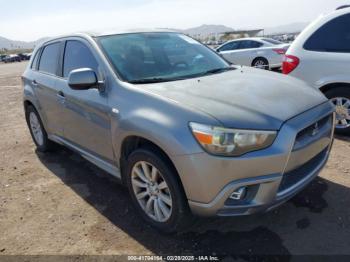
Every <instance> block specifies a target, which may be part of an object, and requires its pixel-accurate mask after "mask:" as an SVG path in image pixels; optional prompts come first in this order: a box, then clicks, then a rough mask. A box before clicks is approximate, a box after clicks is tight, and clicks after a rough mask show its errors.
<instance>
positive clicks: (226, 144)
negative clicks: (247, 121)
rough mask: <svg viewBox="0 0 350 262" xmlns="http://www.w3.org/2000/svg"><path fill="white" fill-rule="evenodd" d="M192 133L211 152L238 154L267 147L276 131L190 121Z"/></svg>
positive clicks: (224, 154)
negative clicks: (225, 126)
mask: <svg viewBox="0 0 350 262" xmlns="http://www.w3.org/2000/svg"><path fill="white" fill-rule="evenodd" d="M190 127H191V129H192V133H193V135H194V137H195V138H196V140H197V141H198V142H199V143H200V144H201V145H202V147H203V148H204V149H205V150H206V151H207V152H208V153H211V154H214V155H222V156H240V155H243V154H245V153H248V152H251V151H256V150H261V149H264V148H266V147H269V146H270V145H271V144H272V143H273V141H274V140H275V138H276V135H277V132H276V131H258V130H239V129H229V128H222V127H214V126H207V125H202V124H198V123H190Z"/></svg>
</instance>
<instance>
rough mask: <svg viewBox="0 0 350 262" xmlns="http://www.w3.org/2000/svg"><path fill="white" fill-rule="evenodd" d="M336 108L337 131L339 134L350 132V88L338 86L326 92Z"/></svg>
mask: <svg viewBox="0 0 350 262" xmlns="http://www.w3.org/2000/svg"><path fill="white" fill-rule="evenodd" d="M325 95H326V97H327V98H329V99H330V101H331V102H332V103H333V104H334V106H335V109H336V122H335V131H336V132H337V133H338V134H343V135H349V134H350V88H348V87H336V88H332V89H330V90H328V91H327V92H325Z"/></svg>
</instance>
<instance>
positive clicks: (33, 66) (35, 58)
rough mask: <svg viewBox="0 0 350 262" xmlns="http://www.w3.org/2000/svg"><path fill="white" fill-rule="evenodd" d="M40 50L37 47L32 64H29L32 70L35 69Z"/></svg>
mask: <svg viewBox="0 0 350 262" xmlns="http://www.w3.org/2000/svg"><path fill="white" fill-rule="evenodd" d="M40 51H41V49H39V50H38V51H37V52H36V53H35V55H34V58H33V62H32V64H31V65H30V68H31V69H33V70H37V68H38V60H39V54H40Z"/></svg>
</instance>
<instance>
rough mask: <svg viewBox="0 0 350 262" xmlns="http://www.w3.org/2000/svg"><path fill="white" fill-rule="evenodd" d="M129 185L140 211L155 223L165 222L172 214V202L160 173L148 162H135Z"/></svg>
mask: <svg viewBox="0 0 350 262" xmlns="http://www.w3.org/2000/svg"><path fill="white" fill-rule="evenodd" d="M131 183H132V188H133V193H134V194H135V197H136V199H137V201H138V203H139V205H140V206H141V208H142V210H143V211H144V212H145V213H146V214H147V215H148V216H149V217H150V218H152V219H153V220H155V221H156V222H166V221H167V220H168V219H169V218H170V216H171V214H172V206H173V202H172V198H171V193H170V189H169V187H168V184H167V183H166V181H165V179H164V177H163V175H162V174H161V172H160V171H159V170H158V169H157V168H156V167H155V166H154V165H152V164H151V163H149V162H146V161H140V162H137V163H136V164H135V165H134V167H133V169H132V172H131Z"/></svg>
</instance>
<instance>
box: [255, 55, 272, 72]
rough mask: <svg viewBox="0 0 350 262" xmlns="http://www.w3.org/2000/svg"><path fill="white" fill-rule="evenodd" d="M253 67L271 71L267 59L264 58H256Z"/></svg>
mask: <svg viewBox="0 0 350 262" xmlns="http://www.w3.org/2000/svg"><path fill="white" fill-rule="evenodd" d="M252 66H253V67H256V68H259V69H266V70H268V69H269V61H267V59H266V58H263V57H258V58H255V59H254V61H253V63H252Z"/></svg>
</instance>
